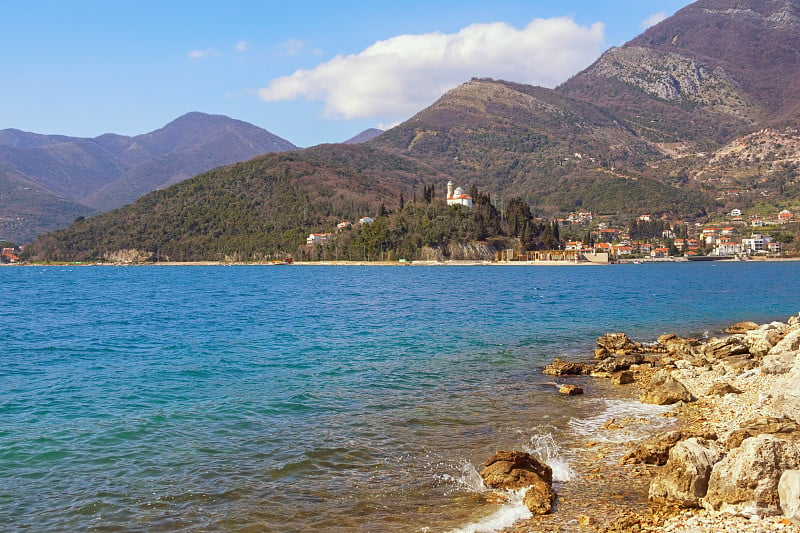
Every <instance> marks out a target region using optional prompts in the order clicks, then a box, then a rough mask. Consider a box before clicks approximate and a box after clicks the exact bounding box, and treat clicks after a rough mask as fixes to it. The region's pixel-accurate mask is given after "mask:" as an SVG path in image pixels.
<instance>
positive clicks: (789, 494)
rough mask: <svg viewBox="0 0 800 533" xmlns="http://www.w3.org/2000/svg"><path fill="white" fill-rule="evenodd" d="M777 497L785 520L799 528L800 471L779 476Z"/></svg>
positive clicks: (791, 471) (787, 472) (789, 471)
mask: <svg viewBox="0 0 800 533" xmlns="http://www.w3.org/2000/svg"><path fill="white" fill-rule="evenodd" d="M778 497H779V498H780V504H781V510H782V511H783V514H784V515H785V516H786V518H788V519H789V520H791V521H792V523H793V524H794V525H796V526H800V470H787V471H785V472H784V473H783V474H782V475H781V479H780V480H779V481H778Z"/></svg>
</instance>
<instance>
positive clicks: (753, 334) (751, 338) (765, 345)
mask: <svg viewBox="0 0 800 533" xmlns="http://www.w3.org/2000/svg"><path fill="white" fill-rule="evenodd" d="M787 328H788V326H787V325H786V324H781V323H780V322H772V323H771V324H764V325H763V326H760V327H759V328H758V329H754V330H750V331H748V332H747V333H745V335H744V338H743V339H742V344H744V345H745V346H747V348H748V350H749V351H750V354H751V355H752V356H753V357H755V358H756V359H761V358H763V357H764V356H765V355H767V353H769V351H770V350H771V349H772V347H773V346H775V345H776V344H778V342H780V340H781V339H782V338H783V336H784V335H785V334H786V331H787Z"/></svg>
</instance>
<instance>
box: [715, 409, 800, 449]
mask: <svg viewBox="0 0 800 533" xmlns="http://www.w3.org/2000/svg"><path fill="white" fill-rule="evenodd" d="M789 434H796V435H798V436H800V424H797V423H796V422H795V421H794V420H792V419H791V418H788V417H783V418H774V417H771V416H760V417H758V418H754V419H753V420H748V421H747V422H745V423H744V424H742V425H741V426H740V427H739V429H737V430H734V431H733V432H731V434H730V435H729V436H728V440H727V441H726V442H725V448H727V449H728V450H732V449H734V448H738V447H739V446H741V445H742V442H744V440H745V439H749V438H751V437H757V436H758V435H789Z"/></svg>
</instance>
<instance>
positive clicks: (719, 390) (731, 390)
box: [706, 382, 742, 396]
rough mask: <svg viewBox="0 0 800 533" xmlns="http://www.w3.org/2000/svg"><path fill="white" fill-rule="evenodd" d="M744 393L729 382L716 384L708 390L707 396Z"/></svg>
mask: <svg viewBox="0 0 800 533" xmlns="http://www.w3.org/2000/svg"><path fill="white" fill-rule="evenodd" d="M741 393H742V391H741V390H740V389H737V388H736V387H734V386H733V385H731V384H730V383H727V382H719V383H714V384H713V385H711V387H710V388H709V389H708V392H707V393H706V396H725V395H726V394H741Z"/></svg>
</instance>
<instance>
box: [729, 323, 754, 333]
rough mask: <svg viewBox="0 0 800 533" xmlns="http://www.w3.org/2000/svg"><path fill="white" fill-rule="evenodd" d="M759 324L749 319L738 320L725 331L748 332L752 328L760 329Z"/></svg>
mask: <svg viewBox="0 0 800 533" xmlns="http://www.w3.org/2000/svg"><path fill="white" fill-rule="evenodd" d="M758 327H759V325H758V324H756V323H755V322H750V321H749V320H747V321H744V322H737V323H736V324H734V325H732V326H728V327H727V328H725V333H732V334H733V333H747V332H748V331H750V330H753V329H758Z"/></svg>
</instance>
